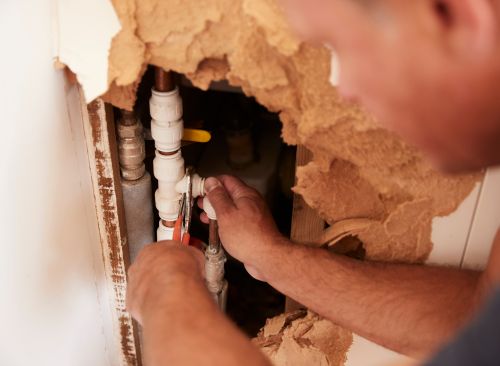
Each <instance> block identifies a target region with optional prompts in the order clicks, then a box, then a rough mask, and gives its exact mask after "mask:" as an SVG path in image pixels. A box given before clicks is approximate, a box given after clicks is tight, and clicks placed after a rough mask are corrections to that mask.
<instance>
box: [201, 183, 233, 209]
mask: <svg viewBox="0 0 500 366" xmlns="http://www.w3.org/2000/svg"><path fill="white" fill-rule="evenodd" d="M205 194H206V197H207V198H208V200H209V201H210V204H211V205H212V207H213V208H214V210H215V213H216V215H217V216H218V217H221V216H223V215H225V214H227V213H228V212H230V211H231V210H232V209H234V207H235V206H234V203H233V200H232V199H231V197H230V196H229V194H228V193H227V191H226V188H225V187H224V186H223V185H222V183H221V182H220V181H219V180H218V179H217V178H212V177H210V178H207V179H206V180H205Z"/></svg>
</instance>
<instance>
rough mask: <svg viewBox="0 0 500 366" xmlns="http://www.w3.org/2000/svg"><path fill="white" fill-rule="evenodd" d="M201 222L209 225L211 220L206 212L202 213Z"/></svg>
mask: <svg viewBox="0 0 500 366" xmlns="http://www.w3.org/2000/svg"><path fill="white" fill-rule="evenodd" d="M200 221H201V222H203V223H204V224H208V222H209V220H208V216H207V213H206V212H202V213H201V214H200Z"/></svg>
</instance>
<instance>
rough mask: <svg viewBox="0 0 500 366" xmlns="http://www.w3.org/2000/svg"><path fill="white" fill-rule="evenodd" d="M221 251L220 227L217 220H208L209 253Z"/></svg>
mask: <svg viewBox="0 0 500 366" xmlns="http://www.w3.org/2000/svg"><path fill="white" fill-rule="evenodd" d="M219 250H220V239H219V225H218V223H217V220H208V251H209V252H210V253H212V254H215V253H218V252H219Z"/></svg>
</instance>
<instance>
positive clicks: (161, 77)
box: [155, 67, 175, 93]
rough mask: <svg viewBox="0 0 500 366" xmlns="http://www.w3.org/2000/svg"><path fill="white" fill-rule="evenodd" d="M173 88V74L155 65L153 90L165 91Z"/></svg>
mask: <svg viewBox="0 0 500 366" xmlns="http://www.w3.org/2000/svg"><path fill="white" fill-rule="evenodd" d="M174 89H175V81H174V75H173V74H172V72H171V71H165V70H163V69H162V68H161V67H155V90H156V91H159V92H162V93H165V92H169V91H172V90H174Z"/></svg>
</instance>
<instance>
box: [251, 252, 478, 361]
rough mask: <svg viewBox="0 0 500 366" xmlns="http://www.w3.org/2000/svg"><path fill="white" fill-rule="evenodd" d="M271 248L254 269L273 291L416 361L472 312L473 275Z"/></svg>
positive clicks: (475, 274) (474, 286)
mask: <svg viewBox="0 0 500 366" xmlns="http://www.w3.org/2000/svg"><path fill="white" fill-rule="evenodd" d="M273 250H275V251H276V252H274V253H270V255H269V256H268V258H269V259H268V260H267V261H266V262H265V264H263V265H262V266H261V268H259V270H260V271H261V272H262V273H263V274H265V277H266V280H267V281H268V282H269V283H270V284H271V285H272V286H273V287H275V288H276V289H278V290H279V291H281V292H283V293H285V294H286V295H288V296H290V297H292V298H293V299H295V300H297V301H299V302H301V303H302V304H304V305H305V306H307V307H308V308H310V309H311V310H313V311H316V312H318V313H319V314H321V315H323V316H325V317H326V318H328V319H330V320H332V321H333V322H335V323H337V324H339V325H341V326H344V327H346V328H348V329H351V330H353V331H354V332H356V333H357V334H359V335H361V336H363V337H365V338H368V339H370V340H372V341H375V342H376V343H379V344H381V345H384V346H386V347H388V348H391V349H393V350H395V351H398V352H401V353H405V354H407V355H411V356H414V357H419V356H423V355H425V354H427V353H429V352H432V351H433V350H434V349H435V348H436V347H438V346H439V345H440V344H442V343H443V342H444V341H446V339H447V338H448V337H449V336H450V335H451V334H452V333H453V332H454V331H456V330H457V328H459V327H460V326H461V325H462V324H463V323H464V322H465V320H466V319H467V318H468V316H469V314H470V313H471V311H472V309H473V307H474V301H475V292H476V288H477V284H478V280H479V277H480V276H479V273H477V272H472V271H459V270H453V269H447V268H435V267H424V266H418V265H403V264H401V265H399V264H383V263H374V262H362V261H357V260H353V259H350V258H346V257H343V256H338V255H334V254H331V253H329V252H327V251H325V250H322V249H317V248H309V247H305V246H302V245H295V244H291V243H289V242H288V243H287V242H284V243H283V244H282V245H280V246H277V247H275V249H273Z"/></svg>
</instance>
